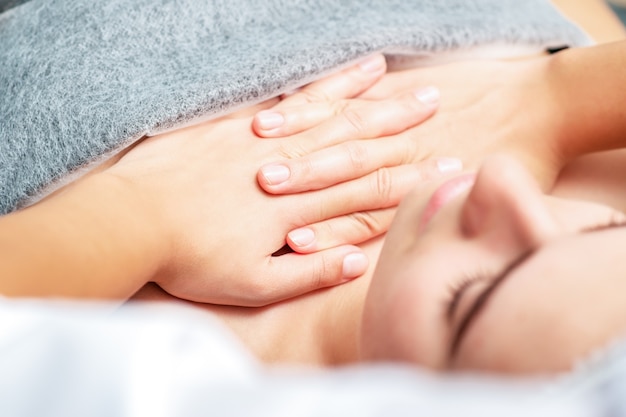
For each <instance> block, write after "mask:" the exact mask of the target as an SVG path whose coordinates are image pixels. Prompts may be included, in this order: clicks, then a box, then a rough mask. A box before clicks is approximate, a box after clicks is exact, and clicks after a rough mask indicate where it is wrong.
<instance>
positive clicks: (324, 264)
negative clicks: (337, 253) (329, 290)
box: [311, 257, 336, 289]
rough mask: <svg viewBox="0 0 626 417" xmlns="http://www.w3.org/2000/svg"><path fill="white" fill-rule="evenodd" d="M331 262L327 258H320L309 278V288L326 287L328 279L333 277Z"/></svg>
mask: <svg viewBox="0 0 626 417" xmlns="http://www.w3.org/2000/svg"><path fill="white" fill-rule="evenodd" d="M335 275H336V274H334V273H333V267H332V262H331V260H330V259H328V258H327V257H321V258H320V259H319V261H318V262H317V263H316V266H315V269H314V271H313V276H312V277H311V288H312V289H316V288H322V287H325V286H326V285H327V282H328V281H329V278H330V277H334V276H335Z"/></svg>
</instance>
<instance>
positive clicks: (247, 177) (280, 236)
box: [98, 95, 422, 306]
mask: <svg viewBox="0 0 626 417" xmlns="http://www.w3.org/2000/svg"><path fill="white" fill-rule="evenodd" d="M413 101H415V98H414V97H413V96H411V95H407V96H404V97H402V98H399V99H392V100H386V101H383V102H381V103H372V104H370V105H368V106H363V107H362V109H361V112H362V113H360V114H361V115H364V116H370V115H371V116H373V115H378V116H377V117H365V118H364V119H363V123H362V124H360V125H358V127H359V128H358V129H356V128H355V125H354V123H353V122H352V119H351V117H350V116H349V113H348V115H347V114H345V113H342V114H340V115H339V116H337V117H335V118H333V119H331V120H329V121H328V122H325V123H322V124H320V125H319V126H318V127H316V128H314V129H311V130H309V131H307V132H303V133H301V134H298V135H295V136H292V137H290V138H287V139H267V140H259V139H258V138H257V137H256V136H255V135H254V134H253V133H252V132H251V131H250V123H251V119H246V118H234V119H224V120H220V121H218V122H211V123H205V124H203V125H200V126H196V127H192V128H187V129H184V130H180V131H177V132H172V133H168V134H163V135H160V136H156V137H153V138H149V139H146V140H144V141H143V142H141V143H139V144H138V145H137V146H136V147H134V148H133V149H131V150H130V151H129V152H128V153H127V154H125V155H124V156H123V157H121V158H120V159H119V161H118V162H117V163H115V164H114V165H113V166H111V167H110V168H108V169H106V170H105V171H103V172H102V173H101V174H98V175H106V176H108V177H109V178H115V179H117V180H118V181H119V182H120V183H121V184H123V186H124V187H126V189H128V190H129V191H128V193H129V194H130V195H132V196H134V199H133V200H134V201H133V203H132V204H129V205H128V206H129V210H130V207H139V209H138V210H137V216H141V217H143V218H145V219H146V220H147V221H149V222H150V224H152V225H153V227H154V228H155V229H158V230H159V232H158V235H159V236H161V237H162V239H163V242H164V248H165V249H164V250H163V251H162V252H163V253H159V254H155V256H157V257H158V258H159V259H161V260H162V262H161V267H160V272H159V273H158V274H157V276H156V277H155V278H154V281H155V282H156V283H157V284H159V285H160V286H161V287H162V288H163V289H165V290H166V291H168V292H169V293H171V294H172V295H175V296H177V297H181V298H185V299H190V300H193V301H200V302H211V303H219V304H236V305H243V306H258V305H264V304H268V303H272V302H276V301H279V300H282V299H285V298H289V297H293V296H296V295H299V294H302V293H305V292H308V291H312V290H315V289H318V288H322V287H326V286H330V285H336V284H339V283H342V282H345V281H347V280H350V279H352V278H355V277H357V276H359V275H360V274H362V273H363V272H364V271H365V269H366V267H367V259H366V258H365V257H364V255H363V254H362V252H361V251H360V250H359V249H358V248H356V247H353V246H348V245H341V246H338V247H336V248H333V249H329V250H324V251H321V252H319V253H315V254H310V255H301V254H295V253H287V254H284V255H282V256H272V254H274V253H275V252H277V251H279V250H280V249H281V248H282V247H283V246H284V244H285V236H286V235H287V232H289V231H290V230H292V229H296V228H299V227H302V226H305V225H308V224H313V223H316V222H319V221H322V220H325V219H329V218H333V217H336V216H340V215H344V214H347V213H352V212H358V211H362V210H369V209H374V210H375V209H384V208H386V207H390V206H393V205H396V204H397V203H398V202H399V200H400V199H401V197H402V196H403V195H404V194H405V193H406V192H407V191H408V190H409V189H410V188H411V187H412V186H413V185H414V184H415V182H416V181H418V180H419V177H420V171H419V170H418V169H416V168H415V167H413V166H398V167H394V168H390V169H388V170H385V171H384V173H383V174H374V175H370V176H366V177H363V178H360V179H358V180H356V181H354V182H351V183H346V184H341V185H338V186H336V187H331V188H328V189H324V190H320V191H312V192H303V193H299V194H294V195H289V196H281V197H276V196H270V195H268V194H266V193H264V192H263V191H262V190H260V189H259V187H258V185H257V183H256V182H255V180H254V178H255V173H256V171H257V170H258V167H260V166H261V165H263V164H267V163H269V162H271V161H276V160H281V159H282V160H284V161H286V160H288V159H289V158H295V157H300V156H304V155H306V154H308V153H311V152H314V151H317V150H320V149H322V148H324V147H328V146H333V145H335V144H338V143H340V142H343V141H351V140H357V139H361V138H368V137H375V136H381V135H393V134H394V133H398V132H401V131H403V130H404V129H406V128H407V127H409V126H412V125H413V124H415V123H417V122H420V121H421V120H422V113H421V112H420V111H416V110H415V109H416V108H417V107H416V105H415V104H414V103H412V102H413ZM418 109H419V108H418ZM266 174H267V176H268V178H270V179H271V180H272V181H273V180H274V179H275V178H276V176H277V175H278V176H280V174H281V173H280V172H274V173H273V174H272V173H271V172H270V173H266Z"/></svg>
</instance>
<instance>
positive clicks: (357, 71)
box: [252, 55, 386, 137]
mask: <svg viewBox="0 0 626 417" xmlns="http://www.w3.org/2000/svg"><path fill="white" fill-rule="evenodd" d="M385 70H386V62H385V58H384V56H382V55H374V56H371V57H369V58H367V59H365V60H364V61H361V62H360V63H359V64H358V65H355V66H353V67H350V68H348V69H346V70H343V71H341V72H339V73H337V74H333V75H331V76H329V77H326V78H324V79H322V80H320V81H316V82H314V83H311V84H309V85H308V86H306V87H303V88H302V89H300V90H298V92H296V93H294V94H292V95H290V96H289V97H287V98H286V99H284V100H282V101H281V102H279V103H278V104H277V105H275V106H274V107H273V108H272V109H271V110H264V111H261V112H259V113H258V114H256V115H255V117H254V119H253V120H252V129H253V130H254V132H255V133H256V134H257V135H259V136H261V137H281V136H287V135H290V134H293V133H297V132H301V131H303V130H305V129H307V128H310V127H312V126H315V125H317V124H318V123H320V122H321V121H323V120H326V119H327V118H328V117H330V116H333V115H334V114H333V113H332V112H328V111H326V112H320V110H325V109H326V108H325V107H324V106H317V107H316V106H312V107H308V105H313V104H330V103H335V102H336V101H338V100H341V99H346V98H351V97H354V96H357V95H358V94H360V93H362V92H363V91H365V90H366V89H367V88H369V87H371V86H372V85H373V84H374V83H375V82H376V81H378V80H379V79H380V77H381V76H382V75H383V74H384V73H385ZM293 107H299V108H300V110H299V112H297V113H296V114H295V116H294V112H293V111H292V112H286V110H287V109H290V108H293ZM308 113H311V114H308ZM283 126H285V127H286V129H283Z"/></svg>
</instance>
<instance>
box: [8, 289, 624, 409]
mask: <svg viewBox="0 0 626 417" xmlns="http://www.w3.org/2000/svg"><path fill="white" fill-rule="evenodd" d="M111 311H112V309H111V306H107V305H87V304H69V303H60V302H56V303H42V302H41V301H20V302H16V301H9V300H1V299H0V416H38V417H39V416H63V417H67V416H92V417H93V416H103V417H105V416H106V417H111V416H142V417H143V416H150V417H158V416H187V415H202V416H246V417H248V416H272V417H278V416H289V417H293V416H325V417H326V416H342V417H343V416H404V415H407V416H409V415H411V416H473V415H477V416H498V417H500V416H523V417H527V416H546V417H558V416H567V417H578V416H579V417H586V416H592V415H596V412H597V411H598V408H597V403H595V402H594V401H596V398H597V397H596V396H591V395H590V394H589V393H591V392H592V391H593V389H589V387H587V388H585V390H584V391H570V392H575V393H576V395H570V396H565V397H564V396H563V394H562V392H561V391H552V392H551V391H550V390H546V385H545V381H533V380H522V381H513V380H504V379H490V378H484V377H479V376H475V375H474V376H472V375H465V376H460V377H454V378H451V377H441V376H436V375H432V374H429V373H427V372H424V371H421V370H418V369H415V368H414V367H409V366H399V365H397V366H392V365H380V366H358V367H350V368H342V369H335V370H326V371H321V370H312V369H294V368H290V369H280V368H268V367H264V366H262V365H261V364H259V363H258V362H257V361H256V360H255V359H254V358H253V357H252V356H251V355H250V354H249V353H248V352H247V351H246V350H245V348H244V347H243V346H242V345H240V344H239V342H238V341H237V340H236V339H235V338H234V336H233V335H232V334H230V333H229V332H228V331H227V330H226V329H225V328H224V327H222V325H221V324H219V323H218V322H217V320H215V319H213V318H212V317H210V316H208V315H207V314H206V313H203V312H198V311H195V310H194V311H192V310H190V309H188V308H186V307H178V306H172V305H161V304H142V305H134V306H131V307H124V308H123V309H121V310H120V311H117V312H114V313H112V312H111ZM578 386H580V385H578ZM556 392H558V394H557V393H556ZM621 398H625V397H623V396H622V397H621Z"/></svg>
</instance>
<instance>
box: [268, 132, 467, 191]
mask: <svg viewBox="0 0 626 417" xmlns="http://www.w3.org/2000/svg"><path fill="white" fill-rule="evenodd" d="M414 147H415V141H414V140H412V138H411V137H409V136H406V135H400V136H396V137H388V138H381V139H371V140H360V141H351V142H346V143H342V144H339V145H335V146H333V147H330V148H326V149H322V150H320V151H317V152H314V153H311V154H309V155H307V156H304V157H301V158H296V159H286V160H284V161H282V162H280V163H272V164H268V165H265V166H263V167H261V169H260V170H259V171H258V173H257V181H258V183H259V185H260V186H261V187H262V188H263V189H264V190H265V191H267V192H268V193H271V194H288V193H296V192H302V191H310V190H318V189H322V188H326V187H329V186H331V185H335V184H338V183H341V182H345V181H349V180H352V179H355V178H360V177H362V176H364V175H366V174H369V173H370V172H373V171H375V170H376V169H378V168H380V167H391V166H397V165H402V164H407V163H411V162H413V160H414V159H415V156H414V154H415V149H414ZM460 166H462V162H461V161H460V160H458V159H454V158H440V159H437V160H435V159H433V160H428V161H426V163H425V165H423V166H422V167H423V169H425V170H430V171H432V168H433V167H436V168H437V171H438V172H439V173H445V172H447V171H450V170H452V171H454V170H457V169H459V167H460Z"/></svg>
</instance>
